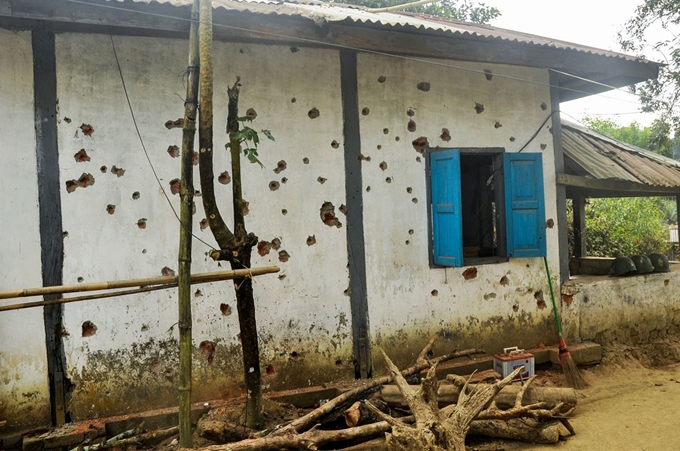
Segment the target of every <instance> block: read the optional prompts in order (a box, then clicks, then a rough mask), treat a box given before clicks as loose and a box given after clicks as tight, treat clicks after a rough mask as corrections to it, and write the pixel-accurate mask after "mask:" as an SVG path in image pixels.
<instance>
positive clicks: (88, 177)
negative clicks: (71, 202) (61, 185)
mask: <svg viewBox="0 0 680 451" xmlns="http://www.w3.org/2000/svg"><path fill="white" fill-rule="evenodd" d="M91 185H94V176H92V174H86V173H83V175H81V176H80V178H79V179H78V180H67V181H66V192H68V193H72V192H74V191H75V190H76V188H87V187H88V186H91Z"/></svg>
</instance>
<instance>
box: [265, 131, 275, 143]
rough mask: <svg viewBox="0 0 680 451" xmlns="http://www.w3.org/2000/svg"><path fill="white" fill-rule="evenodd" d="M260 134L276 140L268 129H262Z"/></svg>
mask: <svg viewBox="0 0 680 451" xmlns="http://www.w3.org/2000/svg"><path fill="white" fill-rule="evenodd" d="M262 134H263V135H264V136H266V137H267V138H269V139H271V140H272V141H276V140H275V139H274V136H273V135H272V132H270V131H269V130H262Z"/></svg>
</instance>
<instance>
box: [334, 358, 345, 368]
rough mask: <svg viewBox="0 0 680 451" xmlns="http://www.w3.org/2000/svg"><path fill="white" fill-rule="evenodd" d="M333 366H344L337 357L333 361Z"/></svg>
mask: <svg viewBox="0 0 680 451" xmlns="http://www.w3.org/2000/svg"><path fill="white" fill-rule="evenodd" d="M335 366H337V367H338V368H342V367H343V366H344V365H343V363H342V360H340V359H337V360H336V361H335Z"/></svg>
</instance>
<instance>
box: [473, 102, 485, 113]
mask: <svg viewBox="0 0 680 451" xmlns="http://www.w3.org/2000/svg"><path fill="white" fill-rule="evenodd" d="M475 112H476V113H477V114H482V113H483V112H484V105H482V104H481V103H477V102H475Z"/></svg>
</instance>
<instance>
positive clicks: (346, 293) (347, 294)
mask: <svg viewBox="0 0 680 451" xmlns="http://www.w3.org/2000/svg"><path fill="white" fill-rule="evenodd" d="M342 294H343V295H345V296H347V297H349V288H347V289H346V290H345V291H343V292H342Z"/></svg>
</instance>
